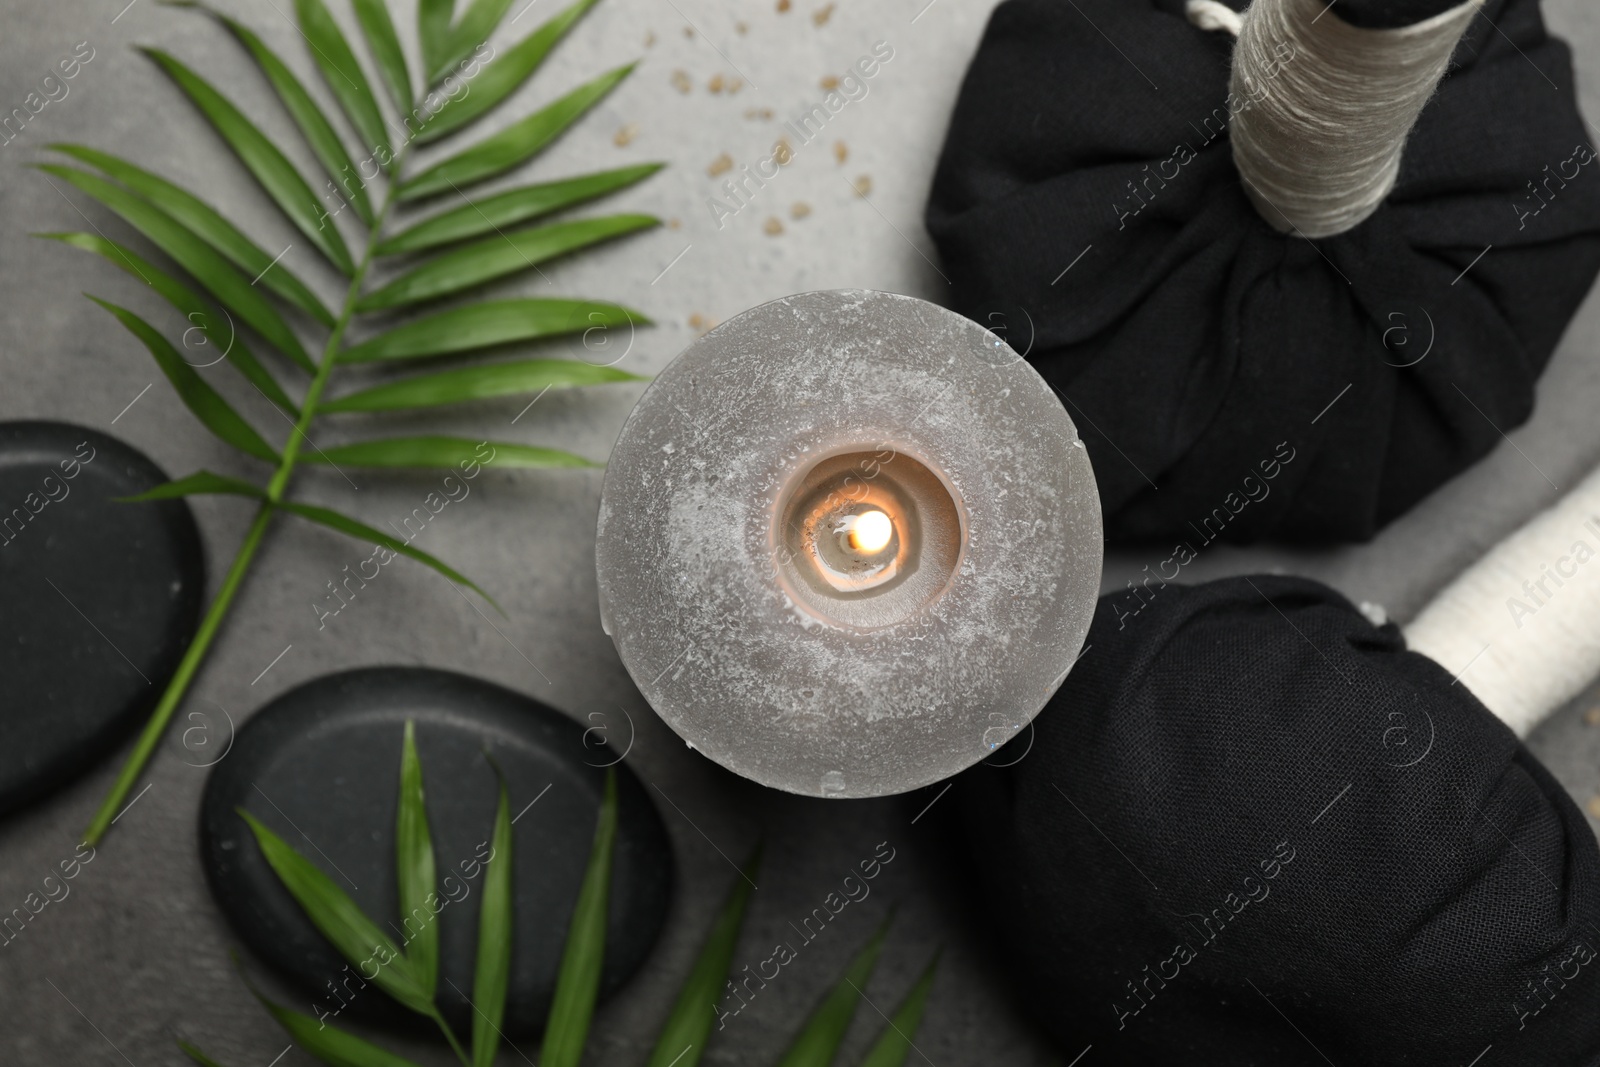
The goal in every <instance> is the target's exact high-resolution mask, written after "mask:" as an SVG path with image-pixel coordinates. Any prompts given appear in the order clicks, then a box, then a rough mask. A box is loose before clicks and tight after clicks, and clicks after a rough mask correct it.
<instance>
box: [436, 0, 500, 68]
mask: <svg viewBox="0 0 1600 1067" xmlns="http://www.w3.org/2000/svg"><path fill="white" fill-rule="evenodd" d="M510 6H511V0H472V2H471V3H470V4H469V5H468V7H467V10H466V11H464V12H463V13H462V15H461V21H460V22H458V23H456V24H455V28H454V29H452V30H451V31H450V32H449V34H447V35H446V37H445V43H444V46H443V47H442V48H441V49H440V50H439V55H438V56H437V57H436V65H435V66H434V67H432V68H430V69H429V71H428V80H429V81H430V82H434V81H437V80H439V79H440V78H443V77H444V76H445V74H446V73H447V72H448V71H449V70H450V68H451V67H453V66H455V65H456V64H457V63H458V62H460V61H461V60H463V59H465V58H466V57H467V53H469V52H471V51H472V50H473V49H475V48H477V47H478V46H479V45H480V44H482V43H483V42H484V41H486V40H488V39H489V35H490V34H491V33H493V32H494V28H495V27H496V26H498V25H500V20H501V19H503V18H505V15H506V10H507V9H508V8H509V7H510Z"/></svg>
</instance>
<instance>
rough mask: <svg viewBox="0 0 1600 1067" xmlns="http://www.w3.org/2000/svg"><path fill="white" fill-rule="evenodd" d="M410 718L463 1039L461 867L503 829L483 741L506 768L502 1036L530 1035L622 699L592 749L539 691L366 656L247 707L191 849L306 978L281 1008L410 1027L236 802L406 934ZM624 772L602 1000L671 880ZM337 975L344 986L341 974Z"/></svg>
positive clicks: (667, 898) (651, 934)
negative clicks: (320, 923)
mask: <svg viewBox="0 0 1600 1067" xmlns="http://www.w3.org/2000/svg"><path fill="white" fill-rule="evenodd" d="M407 719H411V720H414V721H415V723H416V736H417V754H418V757H419V758H420V759H421V761H422V775H423V788H424V794H425V796H426V802H427V808H428V822H429V826H430V828H431V832H432V836H433V845H434V855H435V865H436V868H435V869H436V871H437V873H438V878H439V882H440V889H439V893H440V899H441V900H448V901H450V902H449V903H446V904H444V905H443V907H442V909H441V911H440V913H439V915H438V918H437V920H436V921H437V922H438V923H439V924H440V927H439V938H440V947H439V955H440V970H439V983H438V994H437V999H438V1003H439V1006H440V1008H441V1010H442V1011H443V1013H444V1015H445V1017H446V1019H448V1020H449V1021H450V1023H451V1024H452V1026H454V1027H455V1029H456V1032H457V1033H458V1034H463V1035H464V1034H467V1033H469V1032H470V1026H471V1016H472V1009H471V1006H470V1003H469V1001H468V1000H467V996H468V995H469V994H470V993H471V990H472V977H473V966H474V961H475V959H476V955H477V942H478V905H479V901H480V892H479V890H480V889H481V887H482V884H483V878H482V874H481V873H480V874H478V875H477V877H475V878H467V877H464V873H463V872H464V868H462V866H461V865H462V864H463V863H468V864H470V863H471V861H472V860H473V857H474V856H475V855H478V854H483V855H487V853H488V845H487V842H488V840H489V837H490V833H491V831H492V829H493V827H494V814H495V803H496V795H497V794H496V784H495V775H494V771H493V769H492V767H491V766H490V764H489V762H488V760H487V759H486V758H485V752H487V753H489V754H490V755H492V756H493V758H494V761H495V762H496V763H497V764H499V766H500V768H501V770H502V771H504V773H505V776H506V783H507V787H508V789H509V791H510V797H511V812H512V814H513V815H514V816H517V821H516V822H515V824H514V837H513V852H514V855H515V869H514V872H513V876H512V877H513V892H514V894H515V897H516V910H515V918H514V930H513V938H514V944H513V947H512V953H511V979H510V995H509V997H508V999H507V1004H506V1017H505V1022H504V1023H503V1024H502V1029H503V1030H504V1031H505V1033H506V1034H507V1036H509V1037H511V1038H512V1039H516V1038H517V1037H518V1036H524V1035H529V1034H532V1033H534V1032H536V1031H538V1030H540V1029H542V1028H543V1026H544V1020H545V1015H546V1013H547V1012H548V1010H549V1006H550V996H551V993H552V991H553V988H554V984H555V975H556V969H557V967H558V965H559V963H560V960H561V952H562V949H563V947H564V945H565V942H566V930H567V923H568V921H569V920H570V918H571V914H572V907H573V904H574V903H575V902H576V900H577V896H578V887H579V885H580V884H581V883H582V881H583V874H584V870H585V868H586V866H587V864H588V860H589V852H590V846H591V844H592V842H593V839H594V825H595V818H596V816H597V814H598V812H599V807H600V797H601V790H602V787H603V785H604V781H605V772H604V770H603V769H601V768H602V767H603V766H604V765H605V764H607V763H611V762H612V761H614V760H616V759H617V758H618V755H619V751H618V750H622V749H625V745H626V744H627V737H628V735H629V734H630V732H631V731H630V729H629V726H628V724H627V721H626V720H625V719H624V718H623V716H622V715H621V713H619V712H615V711H612V712H611V714H609V715H608V716H607V717H606V721H605V722H604V723H601V722H600V721H598V720H597V721H595V722H591V723H589V724H587V725H588V726H590V727H599V726H602V725H603V726H605V727H607V728H608V729H609V730H610V736H611V739H612V740H613V741H614V742H615V745H616V748H611V747H609V746H607V745H605V744H602V743H598V742H599V741H600V735H599V734H597V733H594V732H588V736H587V741H588V743H587V744H585V740H586V737H585V735H586V726H585V724H580V723H577V722H574V721H573V720H571V719H569V718H567V717H566V716H565V715H562V714H561V713H560V712H557V711H555V710H553V709H552V708H549V707H547V706H545V705H544V704H541V703H539V702H538V701H536V700H533V699H531V698H529V697H526V696H523V695H522V694H520V693H515V692H512V691H511V690H509V689H504V688H502V687H500V686H498V685H494V684H491V683H489V682H485V681H481V680H479V679H476V678H470V677H467V676H466V675H461V674H455V673H452V672H449V671H440V670H431V669H424V668H412V667H377V668H368V669H363V670H355V671H348V672H344V673H341V674H333V675H328V676H325V677H322V678H318V679H316V680H314V681H311V682H308V683H307V684H305V685H302V686H300V687H299V688H297V689H294V690H291V691H290V692H288V693H285V694H284V695H282V696H280V697H279V698H277V699H276V700H274V701H273V702H272V703H271V704H269V705H267V706H266V707H265V708H262V709H261V710H260V711H259V712H257V713H256V715H255V716H253V717H252V718H251V719H250V721H249V722H248V723H247V724H246V725H245V726H244V727H243V728H241V729H240V731H239V733H238V736H237V738H236V739H235V742H234V746H233V750H232V751H231V752H230V753H229V754H228V755H227V757H226V758H225V759H223V760H222V761H221V762H220V763H218V764H217V767H216V770H214V771H213V772H212V774H211V777H210V779H209V780H208V781H207V783H206V789H205V798H204V801H203V804H202V806H201V811H200V852H201V857H202V861H203V865H204V867H205V871H206V876H207V878H208V880H209V881H210V883H211V889H212V892H213V893H214V894H215V896H216V899H217V901H218V903H219V904H220V905H221V906H222V910H223V912H224V913H225V914H226V915H227V917H228V920H229V922H231V923H232V925H233V928H234V930H235V931H236V932H237V933H238V935H239V937H240V939H241V940H242V941H244V942H245V944H247V945H248V946H249V947H250V949H251V950H252V951H253V952H254V953H255V954H256V955H257V956H259V957H260V958H261V959H262V960H263V961H265V962H266V963H267V964H269V965H270V966H271V967H273V968H274V969H275V970H277V971H278V972H279V973H281V974H282V975H284V976H285V977H287V978H289V979H291V980H292V981H293V982H295V983H296V984H297V985H298V986H300V988H301V990H302V992H303V994H304V995H303V997H302V998H301V999H300V1000H298V1001H294V1002H291V1003H290V1004H289V1005H288V1006H289V1007H291V1008H293V1009H295V1010H297V1011H302V1012H306V1013H308V1014H311V1015H317V1016H319V1017H321V1016H322V1014H323V1013H324V1012H326V1013H328V1015H329V1016H330V1017H331V1016H332V1013H333V1012H335V1011H339V1012H340V1016H339V1017H333V1018H330V1019H329V1021H330V1022H333V1023H335V1024H337V1018H340V1017H342V1018H344V1019H346V1020H348V1019H350V1018H361V1019H363V1020H366V1021H374V1022H379V1023H382V1024H387V1025H401V1026H404V1025H406V1024H407V1023H408V1021H415V1020H420V1018H421V1017H420V1016H416V1015H413V1014H411V1013H410V1012H408V1011H406V1010H405V1009H403V1008H401V1007H400V1006H399V1005H397V1004H395V1003H394V1002H393V1001H391V1000H390V999H389V998H388V997H387V996H386V995H385V994H384V993H382V992H380V991H379V990H378V988H377V987H376V986H375V985H371V984H368V985H367V987H366V988H365V989H362V988H360V986H361V982H360V980H359V977H358V973H359V972H358V971H357V969H356V968H354V967H350V968H349V969H348V970H347V969H346V967H347V963H346V961H345V960H344V959H343V958H342V957H341V956H340V955H339V954H338V952H337V951H336V950H335V949H334V948H333V947H332V946H331V945H330V944H328V942H327V941H326V940H325V939H324V938H323V937H322V935H321V934H319V933H318V932H317V931H316V929H315V928H314V927H313V926H312V925H311V923H310V921H309V920H308V919H307V918H306V917H305V913H304V912H302V911H301V910H300V907H299V905H298V904H296V903H295V901H294V899H293V898H292V897H291V896H290V895H289V893H288V891H287V890H286V889H284V888H283V885H282V883H280V882H279V881H278V878H277V876H276V875H275V874H274V873H273V871H272V869H271V868H270V867H268V866H267V863H266V860H264V859H263V858H262V856H261V852H260V850H259V848H258V847H257V846H256V843H255V838H254V836H253V835H252V834H251V833H250V831H249V829H248V827H247V826H246V825H245V823H244V820H243V819H242V818H240V816H239V815H238V813H237V812H236V810H235V809H236V808H241V807H242V808H244V809H245V810H246V811H249V812H250V813H251V814H252V815H254V816H255V817H256V818H258V819H260V820H261V821H262V822H263V823H265V824H266V825H267V826H269V827H271V828H272V830H273V831H275V832H276V833H278V834H279V835H281V836H282V837H283V839H284V840H285V841H288V842H289V843H290V844H291V845H293V846H294V847H295V848H296V849H297V850H298V851H299V852H300V853H301V854H302V855H304V856H305V857H306V858H308V859H309V860H311V862H313V863H315V864H316V865H317V866H318V867H320V868H321V869H322V870H323V871H324V872H325V873H326V874H327V875H328V876H329V877H330V878H332V879H334V881H335V882H336V883H337V884H338V885H339V886H340V888H342V889H344V890H345V891H346V892H347V893H349V894H350V896H351V898H352V899H354V900H355V902H356V903H357V904H358V905H359V906H360V907H361V909H362V910H363V911H365V912H366V913H367V915H369V916H371V917H372V918H373V919H375V920H377V921H378V922H379V923H380V925H382V926H383V927H384V928H385V929H387V930H388V931H389V932H390V935H391V937H394V939H395V941H396V943H397V944H399V943H401V941H402V936H403V935H401V934H400V932H399V927H398V923H399V906H398V903H397V898H398V894H397V891H396V888H395V875H394V820H395V810H396V805H397V790H398V788H399V781H400V750H401V743H402V738H403V735H404V728H405V722H406V720H407ZM616 769H617V772H618V773H617V790H618V791H617V795H618V815H617V837H616V846H615V849H616V851H615V855H614V867H613V872H612V885H611V901H610V915H609V923H608V926H607V930H606V955H605V966H604V969H603V974H602V978H601V996H602V997H605V996H608V995H610V994H611V993H613V992H615V991H616V990H617V989H618V988H620V987H621V986H622V984H623V983H624V982H625V981H626V980H627V979H628V977H629V976H630V975H631V974H633V972H634V971H635V970H637V969H638V967H639V965H640V964H641V963H643V962H644V959H645V957H646V956H647V955H648V954H649V952H650V949H651V947H652V946H653V945H654V944H655V941H656V938H657V936H658V935H659V934H660V932H661V928H662V925H663V924H664V923H665V921H666V917H667V909H668V907H669V905H670V903H671V897H672V882H673V866H672V845H671V841H670V839H669V838H668V836H667V831H666V827H665V826H664V825H663V824H662V821H661V816H660V814H659V813H658V812H657V811H656V808H655V805H654V803H653V802H652V801H651V799H650V797H649V795H648V794H647V793H646V792H645V789H644V787H643V786H642V785H641V784H640V782H639V779H638V777H637V776H636V775H635V774H634V773H633V772H632V771H631V770H629V769H628V768H627V767H626V766H625V765H623V764H621V763H618V764H617V768H616ZM530 803H531V804H532V806H531V807H529V806H528V805H529V804H530ZM524 809H526V810H524ZM518 813H521V814H520V815H519V814H518ZM465 870H469V871H470V867H469V868H466V869H465ZM446 876H453V877H454V878H455V882H454V883H447V882H446V881H445V878H446ZM368 973H369V974H370V973H371V967H370V966H369V967H368ZM345 980H348V983H349V984H348V987H347V988H345V987H340V982H343V981H345ZM330 982H332V983H333V984H334V986H335V987H336V988H337V992H338V994H339V995H338V996H335V993H334V992H332V991H330V989H329V983H330ZM346 1002H347V1003H348V1007H341V1005H343V1004H345V1003H346ZM425 1025H429V1026H431V1025H432V1024H425Z"/></svg>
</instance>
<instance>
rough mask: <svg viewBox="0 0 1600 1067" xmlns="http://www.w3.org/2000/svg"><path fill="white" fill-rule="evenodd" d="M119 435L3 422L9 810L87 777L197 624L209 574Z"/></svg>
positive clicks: (186, 520) (142, 462)
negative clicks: (137, 499)
mask: <svg viewBox="0 0 1600 1067" xmlns="http://www.w3.org/2000/svg"><path fill="white" fill-rule="evenodd" d="M167 480H168V479H167V476H166V474H165V473H164V472H162V470H161V469H160V468H159V467H157V466H156V465H155V464H154V463H152V462H151V461H150V460H149V459H148V458H147V457H146V456H144V455H143V454H142V453H140V452H137V451H135V450H134V449H132V448H130V447H129V446H127V445H125V444H123V443H122V442H121V441H118V440H117V439H116V438H114V437H109V436H107V435H106V434H103V433H100V432H99V431H96V430H90V429H86V428H84V427H82V426H73V425H71V424H69V423H63V422H6V423H0V679H3V680H4V683H5V699H4V700H0V811H9V810H11V809H14V808H16V807H18V806H20V805H22V804H24V803H26V802H27V801H29V800H32V799H34V798H36V797H38V796H40V795H42V794H44V793H46V792H48V791H51V790H53V789H57V788H59V787H60V786H62V785H64V784H65V783H67V782H68V781H70V780H72V779H73V778H74V777H76V776H77V775H79V774H82V773H83V772H84V771H85V770H87V769H88V768H89V767H91V766H93V765H94V763H95V762H96V761H97V760H98V759H99V758H100V757H102V756H104V755H105V754H106V752H107V751H108V750H110V749H111V748H113V747H114V746H115V745H116V744H117V743H118V742H119V741H120V740H122V739H123V738H124V737H125V736H126V735H127V734H128V732H129V730H130V729H131V728H133V727H134V726H135V725H136V724H137V723H139V722H141V721H142V720H143V719H144V717H145V715H146V714H147V713H148V712H149V711H150V710H151V708H152V707H153V706H154V705H155V703H156V701H157V700H158V699H160V696H161V692H162V689H163V688H164V687H165V684H166V681H167V679H168V678H169V677H170V676H171V674H172V672H173V670H175V669H176V667H177V665H178V661H179V659H180V658H181V657H182V655H183V650H184V648H185V647H186V646H187V645H188V642H189V638H190V636H191V635H192V634H193V633H194V629H195V625H196V622H197V620H198V617H199V613H200V602H201V596H202V593H203V591H204V585H205V562H204V558H203V556H202V554H201V548H200V534H199V532H198V531H197V530H196V529H195V524H194V517H193V515H192V514H191V513H190V511H189V507H188V505H187V504H185V503H184V502H183V501H181V500H174V501H163V502H160V503H151V504H126V503H118V502H117V501H116V499H115V498H116V497H122V496H131V495H134V494H136V493H140V492H143V491H144V490H146V489H150V488H152V487H153V486H156V485H159V484H160V483H162V482H165V481H167Z"/></svg>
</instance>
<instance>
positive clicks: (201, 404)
mask: <svg viewBox="0 0 1600 1067" xmlns="http://www.w3.org/2000/svg"><path fill="white" fill-rule="evenodd" d="M89 299H90V300H93V301H94V302H95V303H96V304H99V305H100V306H101V307H103V308H105V309H106V310H107V311H109V312H111V314H113V315H115V316H116V317H117V319H118V320H119V321H120V322H121V323H122V325H124V326H126V327H127V328H128V332H129V333H131V334H133V335H134V336H135V337H137V338H138V339H139V340H141V341H143V342H144V346H145V347H146V348H148V349H149V350H150V354H151V355H152V356H154V357H155V360H156V365H157V366H159V367H160V368H161V373H162V374H165V375H166V376H167V380H168V381H169V382H171V383H172V387H173V388H174V389H176V390H177V391H178V396H179V398H180V399H182V400H183V403H184V406H185V407H187V408H188V409H189V410H190V411H192V412H194V415H195V418H197V419H199V420H200V422H201V423H202V424H203V425H204V426H205V428H206V429H208V430H210V431H211V432H212V433H214V434H216V435H217V436H218V437H219V438H221V439H222V440H223V441H224V442H226V443H227V444H230V445H232V446H233V447H234V448H237V449H238V450H239V451H241V452H244V453H246V454H247V455H251V456H255V457H256V458H257V459H265V460H269V461H272V462H276V461H277V459H278V453H277V450H276V449H274V448H273V447H272V446H271V445H269V444H267V442H266V441H265V440H264V439H263V438H262V436H261V435H260V434H259V433H257V432H256V430H255V427H253V426H251V425H250V424H249V423H248V422H245V421H244V419H243V418H242V417H241V416H240V415H239V413H238V412H237V411H234V410H233V408H232V407H231V406H229V404H228V402H227V401H226V400H224V399H222V395H221V394H220V393H218V392H217V391H216V390H215V389H213V388H211V386H210V385H209V384H208V383H207V382H206V380H205V379H204V378H202V377H200V375H198V374H196V373H195V370H194V368H193V367H191V366H189V364H187V363H185V362H184V360H183V357H182V356H180V355H178V350H177V349H175V348H173V347H172V344H171V343H170V342H169V341H168V340H167V339H166V338H165V337H163V336H161V334H160V332H159V331H157V330H156V328H155V327H154V326H151V325H150V324H149V323H148V322H145V321H144V320H143V319H141V318H140V317H139V316H137V315H135V314H134V313H133V312H131V311H129V310H128V309H127V308H122V307H118V306H117V305H115V304H112V303H108V302H107V301H104V300H101V299H100V298H99V297H96V296H91V297H89Z"/></svg>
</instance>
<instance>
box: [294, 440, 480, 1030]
mask: <svg viewBox="0 0 1600 1067" xmlns="http://www.w3.org/2000/svg"><path fill="white" fill-rule="evenodd" d="M324 451H326V452H327V454H328V455H329V456H330V457H333V456H334V454H335V452H336V451H337V450H335V449H325V450H324ZM333 462H335V463H337V462H338V459H337V457H335V458H333ZM277 507H278V508H279V510H281V511H287V512H289V513H290V514H291V515H298V516H300V517H301V518H302V519H309V520H310V521H312V522H315V523H319V524H321V525H323V526H326V527H328V528H329V529H331V530H338V531H339V532H340V533H342V534H349V535H350V536H351V537H354V538H355V539H357V540H358V541H370V542H371V543H373V544H375V545H382V546H383V547H384V548H387V549H388V550H389V551H391V552H398V553H399V554H400V555H402V556H405V557H407V558H408V559H414V560H416V561H417V562H418V563H421V564H423V565H424V566H428V567H432V568H433V569H434V570H436V571H438V572H439V573H440V574H442V575H444V576H445V577H446V578H448V579H450V580H451V581H452V582H455V583H456V584H457V585H464V586H466V587H467V588H468V589H470V590H472V591H473V592H474V593H477V594H478V595H479V596H481V597H483V599H485V600H487V601H488V602H489V603H491V604H494V609H495V610H496V611H500V605H499V604H498V603H496V602H495V599H494V597H492V596H490V595H489V594H488V593H485V592H484V591H483V590H482V589H481V588H480V587H479V586H478V583H477V582H474V581H473V580H472V579H470V578H468V577H467V576H466V575H464V574H462V573H461V572H460V571H458V570H456V569H455V568H454V567H452V566H450V565H449V564H448V563H446V562H444V561H443V560H441V559H437V558H435V557H433V556H430V555H428V553H426V552H424V551H422V550H421V549H420V548H412V547H411V546H410V545H408V544H406V543H405V542H404V541H402V540H400V539H399V538H397V537H391V536H390V535H388V534H386V533H384V532H383V531H382V530H379V529H375V528H374V527H371V526H368V525H367V524H366V523H364V522H357V521H356V520H355V519H352V518H350V517H349V516H347V515H341V514H339V513H338V512H337V511H333V510H332V509H330V508H322V507H317V506H316V505H315V504H296V503H294V502H293V501H288V500H281V501H279V502H278V504H277ZM501 614H502V615H503V614H505V613H504V612H501ZM329 884H330V885H332V883H329ZM333 888H334V889H337V888H338V887H337V886H334V887H333ZM330 940H331V938H330ZM410 973H411V971H410V966H409V965H407V967H406V974H407V977H408V978H409V977H410ZM419 992H420V991H419ZM402 1003H404V1002H403V1001H402ZM429 1003H430V1004H431V1001H429ZM407 1007H410V1005H409V1004H408V1005H407ZM414 1010H416V1011H420V1012H423V1013H424V1014H430V1013H431V1008H428V1007H423V1008H416V1009H414Z"/></svg>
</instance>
